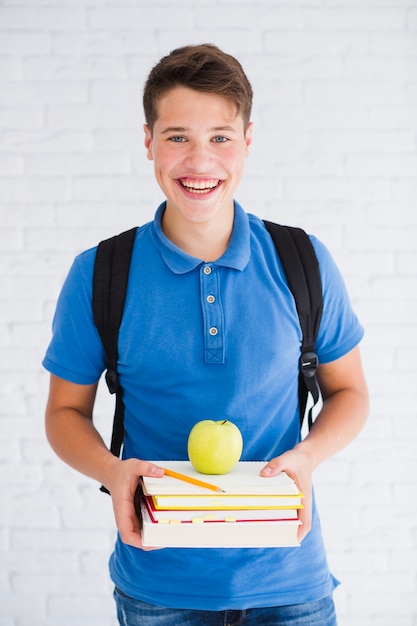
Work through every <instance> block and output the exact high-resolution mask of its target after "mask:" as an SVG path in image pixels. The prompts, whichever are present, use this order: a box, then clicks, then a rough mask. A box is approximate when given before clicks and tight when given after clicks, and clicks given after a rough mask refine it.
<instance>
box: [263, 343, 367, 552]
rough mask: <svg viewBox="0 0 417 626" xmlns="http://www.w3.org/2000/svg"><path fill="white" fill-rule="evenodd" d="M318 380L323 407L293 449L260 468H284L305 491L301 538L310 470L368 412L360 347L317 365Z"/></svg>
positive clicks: (267, 471)
mask: <svg viewBox="0 0 417 626" xmlns="http://www.w3.org/2000/svg"><path fill="white" fill-rule="evenodd" d="M318 381H319V384H320V388H321V392H322V396H323V408H322V410H321V411H320V413H319V415H318V416H317V418H316V420H315V422H314V424H313V426H312V428H311V430H310V432H309V434H308V435H307V436H306V438H305V439H304V440H303V441H301V442H300V443H299V444H297V445H296V446H295V448H294V449H293V450H289V451H288V452H285V453H284V454H282V455H280V456H279V457H276V458H274V459H272V460H271V461H270V462H269V463H268V464H267V465H266V466H265V468H264V469H263V470H262V475H263V476H272V475H275V474H278V473H279V472H280V471H282V470H285V471H286V472H287V473H288V474H289V475H290V476H291V477H292V478H293V479H294V480H295V482H296V483H297V485H298V487H299V489H300V491H302V492H303V493H304V509H302V510H301V511H300V516H299V517H300V520H301V521H302V526H300V532H299V539H300V541H301V540H302V539H304V537H305V536H306V534H307V533H308V532H309V530H310V528H311V506H312V474H313V471H314V470H315V469H316V467H317V466H318V465H320V463H322V462H323V461H325V460H326V459H328V458H329V457H331V456H333V455H334V454H336V452H338V451H339V450H341V449H342V448H344V447H345V446H346V445H347V444H348V443H350V442H351V441H352V440H353V439H354V438H355V437H356V435H357V434H358V433H359V431H360V430H361V429H362V426H363V425H364V423H365V420H366V417H367V415H368V392H367V387H366V382H365V378H364V374H363V370H362V364H361V359H360V352H359V348H355V349H354V350H352V351H351V352H349V353H348V354H346V355H345V356H343V357H341V358H340V359H337V360H336V361H333V362H332V363H326V364H323V365H320V366H319V369H318Z"/></svg>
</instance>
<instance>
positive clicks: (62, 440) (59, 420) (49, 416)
mask: <svg viewBox="0 0 417 626" xmlns="http://www.w3.org/2000/svg"><path fill="white" fill-rule="evenodd" d="M46 434H47V438H48V441H49V443H50V445H51V447H52V448H53V450H54V451H55V453H56V454H57V455H58V456H59V457H60V458H61V459H62V460H63V461H64V462H65V463H67V464H68V465H70V466H71V467H73V468H74V469H76V470H77V471H78V472H80V473H82V474H85V475H86V476H89V477H90V478H93V479H94V480H97V481H98V482H99V483H101V484H104V485H106V486H107V482H108V475H109V473H111V472H112V471H113V468H114V466H115V465H116V464H117V463H119V462H120V461H119V459H117V458H116V457H115V456H114V455H113V454H112V453H111V452H110V451H109V449H108V447H107V446H106V444H105V443H104V441H103V439H102V437H101V435H100V433H99V432H98V431H97V429H96V428H95V426H94V424H93V422H92V420H91V419H90V418H89V417H86V416H85V415H82V414H81V413H80V412H79V411H77V410H74V409H71V408H62V409H59V410H55V411H48V410H47V413H46Z"/></svg>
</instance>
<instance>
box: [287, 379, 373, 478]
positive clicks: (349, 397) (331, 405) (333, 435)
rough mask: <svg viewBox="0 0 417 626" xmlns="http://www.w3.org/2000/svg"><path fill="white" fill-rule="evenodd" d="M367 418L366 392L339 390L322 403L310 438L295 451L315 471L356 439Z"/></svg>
mask: <svg viewBox="0 0 417 626" xmlns="http://www.w3.org/2000/svg"><path fill="white" fill-rule="evenodd" d="M367 415H368V397H367V393H366V389H342V390H340V391H338V392H337V393H335V394H333V395H332V396H330V397H328V398H326V399H325V400H324V402H323V408H322V410H321V411H320V413H319V415H318V416H317V419H316V420H315V422H314V423H313V426H312V428H311V430H310V432H309V434H308V435H307V436H306V437H305V439H304V440H303V441H302V442H301V443H299V444H298V445H297V446H296V449H297V450H299V451H302V452H303V454H306V455H307V457H308V458H309V462H310V463H309V464H310V467H311V468H312V470H314V469H316V467H318V466H319V465H320V464H321V463H323V461H325V460H326V459H328V458H330V457H331V456H333V455H334V454H336V453H337V452H339V451H340V450H342V449H343V448H344V447H345V446H347V445H348V444H349V443H350V442H351V441H353V439H355V437H356V436H357V435H358V433H359V432H360V431H361V429H362V427H363V425H364V423H365V421H366V418H367Z"/></svg>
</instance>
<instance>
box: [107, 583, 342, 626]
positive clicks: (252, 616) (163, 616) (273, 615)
mask: <svg viewBox="0 0 417 626" xmlns="http://www.w3.org/2000/svg"><path fill="white" fill-rule="evenodd" d="M114 597H115V600H116V605H117V617H118V619H119V624H120V625H121V626H337V624H336V615H335V610H334V604H333V599H332V596H328V597H327V598H323V599H322V600H316V601H315V602H306V603H305V604H292V605H290V606H276V607H266V608H260V609H246V610H245V611H232V610H228V611H197V610H194V609H167V608H164V607H159V606H154V605H153V604H147V603H146V602H141V601H140V600H135V599H134V598H130V597H129V596H126V595H125V594H124V593H123V592H122V591H120V590H119V589H117V588H116V589H115V592H114Z"/></svg>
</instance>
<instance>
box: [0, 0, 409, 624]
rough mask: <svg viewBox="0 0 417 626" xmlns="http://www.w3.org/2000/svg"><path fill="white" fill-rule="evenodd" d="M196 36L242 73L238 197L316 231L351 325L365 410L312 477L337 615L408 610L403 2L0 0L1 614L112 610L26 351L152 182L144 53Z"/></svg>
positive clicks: (106, 512) (135, 213)
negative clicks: (251, 99)
mask: <svg viewBox="0 0 417 626" xmlns="http://www.w3.org/2000/svg"><path fill="white" fill-rule="evenodd" d="M202 41H209V42H214V43H217V44H218V45H220V46H221V47H223V48H224V49H225V50H226V51H228V52H231V53H232V54H235V55H237V56H238V57H239V58H240V60H241V61H242V62H243V65H244V67H245V68H246V70H247V73H248V75H249V77H250V79H251V81H252V83H253V86H254V88H255V106H254V115H253V118H254V121H255V139H254V145H253V148H252V155H251V158H250V159H249V160H248V162H247V167H246V179H245V181H244V182H243V183H242V185H241V188H240V191H239V193H238V195H237V197H238V199H239V200H240V201H241V202H242V203H243V204H244V206H245V207H246V209H247V210H250V211H252V212H254V213H256V214H258V215H260V216H262V217H268V218H271V219H275V220H277V221H282V222H287V223H293V224H300V225H303V226H304V227H305V228H307V229H309V230H310V231H312V232H314V233H316V234H317V235H318V236H320V237H321V238H322V239H323V240H324V241H325V242H326V243H327V245H328V246H329V248H330V249H331V251H332V252H333V254H334V256H335V258H336V259H337V261H338V263H339V265H340V267H341V268H342V270H343V272H344V274H345V276H346V281H347V283H348V286H349V289H350V292H351V295H352V299H353V301H354V304H355V306H356V309H357V311H358V313H359V314H360V317H361V319H362V321H363V323H364V324H365V326H366V331H367V333H366V339H365V340H364V343H363V355H364V362H365V366H366V370H367V376H368V380H369V385H370V390H371V395H372V411H371V417H370V419H369V422H368V424H367V426H366V428H365V430H364V432H363V433H362V434H361V435H360V437H359V438H358V440H357V441H356V442H355V443H354V444H353V445H351V446H350V447H349V448H348V449H346V450H345V451H343V452H342V453H340V454H339V455H338V456H337V457H336V458H334V459H332V460H331V461H328V462H327V463H326V464H325V465H324V466H323V467H321V468H320V469H319V470H318V471H317V474H316V482H317V494H318V498H319V501H320V503H321V509H322V518H323V527H324V533H325V538H326V543H327V545H328V552H329V559H330V562H331V565H332V568H333V571H334V573H335V575H336V576H337V577H338V578H340V579H341V580H342V583H343V584H342V585H341V587H340V588H339V589H338V591H337V592H336V594H335V599H336V602H337V607H338V611H339V623H340V626H354V625H355V626H357V625H358V624H359V625H360V626H393V625H395V626H416V625H417V566H416V562H417V504H416V502H417V499H416V493H417V461H416V459H417V455H416V453H415V448H416V446H417V419H416V418H417V416H416V388H417V385H416V376H415V374H416V350H417V345H416V344H417V341H416V339H417V332H416V331H417V328H416V318H417V258H416V257H417V244H416V240H417V217H416V216H417V211H416V206H415V205H416V201H417V182H416V180H417V114H416V111H417V73H416V67H417V65H416V64H417V1H416V0H292V2H285V1H284V0H259V1H256V0H202V1H201V2H197V3H196V2H194V1H193V0H175V1H174V0H117V2H116V1H113V2H112V1H111V0H71V1H70V0H3V2H1V3H0V81H1V83H0V202H1V208H0V211H1V213H0V220H1V221H0V224H1V228H0V251H1V265H0V346H1V361H0V370H1V371H0V377H1V378H0V380H1V385H0V442H1V452H0V483H1V505H0V626H66V625H71V626H114V624H115V617H114V608H113V601H112V599H111V585H110V582H109V579H108V575H107V559H108V556H109V553H110V551H111V547H112V542H113V538H114V529H113V520H112V513H111V510H110V501H109V500H108V499H107V498H106V497H105V496H104V495H102V494H100V493H99V492H98V490H97V486H96V485H95V484H92V483H91V482H90V481H88V480H87V479H84V478H83V477H82V476H79V475H77V474H76V473H75V472H73V471H72V470H70V469H69V468H67V467H65V466H64V465H63V464H62V463H61V462H60V461H59V460H57V459H56V458H55V456H54V454H53V453H52V451H51V450H50V449H49V447H48V446H47V444H46V442H45V437H44V432H43V411H44V404H45V399H46V394H47V375H46V373H44V372H43V371H42V368H41V366H40V361H41V359H42V356H43V352H44V349H45V347H46V344H47V342H48V340H49V336H50V324H51V318H52V314H53V310H54V306H55V300H56V297H57V294H58V292H59V288H60V285H61V283H62V280H63V277H64V276H65V274H66V272H67V269H68V266H69V264H70V262H71V260H72V258H73V256H74V255H75V254H76V253H77V252H78V251H80V250H81V249H83V248H85V247H87V246H90V245H92V244H94V243H96V242H97V241H98V240H99V239H101V238H103V237H104V236H109V235H111V234H113V233H115V232H118V231H120V230H122V229H124V228H126V227H129V226H130V225H133V224H136V223H142V222H144V221H146V220H148V219H149V218H150V217H151V216H152V215H153V212H154V209H155V206H156V203H157V202H159V200H160V198H161V194H160V192H159V190H158V188H157V186H156V184H155V183H154V182H153V179H152V166H151V164H150V163H149V162H148V161H147V160H146V158H145V154H144V148H143V137H142V129H141V125H142V123H143V117H142V110H141V92H142V87H143V82H144V80H145V78H146V75H147V72H148V71H149V69H150V67H151V66H152V65H153V64H154V63H155V62H156V61H157V60H158V59H159V57H160V56H161V55H162V54H165V53H167V52H169V51H170V50H171V49H172V48H173V47H176V46H179V45H183V44H186V43H198V42H202ZM111 411H112V403H111V400H110V398H108V397H107V395H106V393H105V391H104V390H103V391H102V393H101V394H100V396H99V400H98V423H99V425H100V427H101V428H102V429H103V431H104V433H105V434H108V432H109V428H110V426H109V422H110V416H111Z"/></svg>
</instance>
